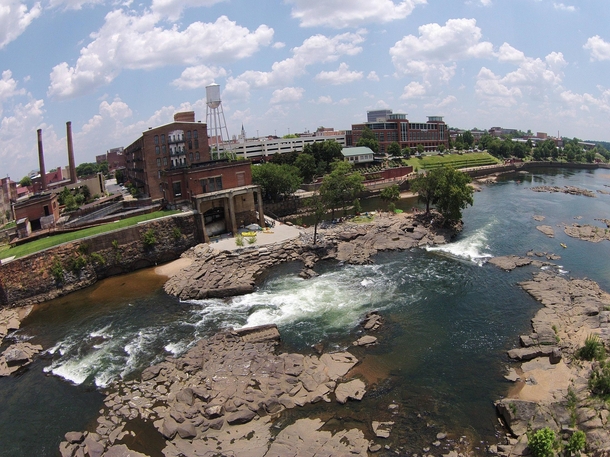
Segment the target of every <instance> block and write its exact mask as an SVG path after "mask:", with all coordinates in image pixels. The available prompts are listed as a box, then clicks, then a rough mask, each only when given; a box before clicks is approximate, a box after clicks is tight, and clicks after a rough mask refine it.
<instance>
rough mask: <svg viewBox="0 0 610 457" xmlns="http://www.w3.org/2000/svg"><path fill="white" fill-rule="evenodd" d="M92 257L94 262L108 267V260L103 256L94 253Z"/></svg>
mask: <svg viewBox="0 0 610 457" xmlns="http://www.w3.org/2000/svg"><path fill="white" fill-rule="evenodd" d="M90 257H91V260H93V261H94V262H96V263H99V264H100V265H106V259H105V258H104V257H102V256H101V254H99V253H97V252H92V253H91V256H90Z"/></svg>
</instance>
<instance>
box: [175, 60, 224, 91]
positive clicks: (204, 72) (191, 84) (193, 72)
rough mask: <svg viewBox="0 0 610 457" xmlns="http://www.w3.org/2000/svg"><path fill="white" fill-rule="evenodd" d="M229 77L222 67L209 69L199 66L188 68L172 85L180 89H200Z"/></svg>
mask: <svg viewBox="0 0 610 457" xmlns="http://www.w3.org/2000/svg"><path fill="white" fill-rule="evenodd" d="M224 76H227V71H226V70H225V69H224V68H222V67H208V66H206V65H197V66H196V67H188V68H186V69H185V70H184V71H183V72H182V74H181V75H180V78H178V79H176V80H174V81H172V85H174V86H176V87H178V88H179V89H199V88H202V87H205V86H209V85H210V84H212V83H213V82H215V80H216V78H219V77H224Z"/></svg>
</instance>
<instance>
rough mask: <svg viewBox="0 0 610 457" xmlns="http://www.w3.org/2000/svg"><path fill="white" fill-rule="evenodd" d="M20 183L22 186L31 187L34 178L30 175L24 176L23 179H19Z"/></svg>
mask: <svg viewBox="0 0 610 457" xmlns="http://www.w3.org/2000/svg"><path fill="white" fill-rule="evenodd" d="M19 185H20V186H21V187H30V186H31V185H32V179H31V178H30V177H29V176H24V177H23V178H21V181H19Z"/></svg>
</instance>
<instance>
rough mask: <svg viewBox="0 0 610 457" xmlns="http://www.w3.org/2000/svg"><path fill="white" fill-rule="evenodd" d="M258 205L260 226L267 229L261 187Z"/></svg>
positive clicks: (258, 192)
mask: <svg viewBox="0 0 610 457" xmlns="http://www.w3.org/2000/svg"><path fill="white" fill-rule="evenodd" d="M256 204H257V205H258V225H260V226H261V227H265V214H264V213H263V197H262V196H261V190H260V187H259V188H258V191H257V192H256Z"/></svg>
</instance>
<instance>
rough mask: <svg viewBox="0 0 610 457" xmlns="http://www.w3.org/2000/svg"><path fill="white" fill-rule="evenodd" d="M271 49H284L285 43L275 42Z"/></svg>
mask: <svg viewBox="0 0 610 457" xmlns="http://www.w3.org/2000/svg"><path fill="white" fill-rule="evenodd" d="M271 47H272V48H273V49H282V48H285V47H286V43H282V42H281V41H276V42H275V43H273V44H272V45H271Z"/></svg>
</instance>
